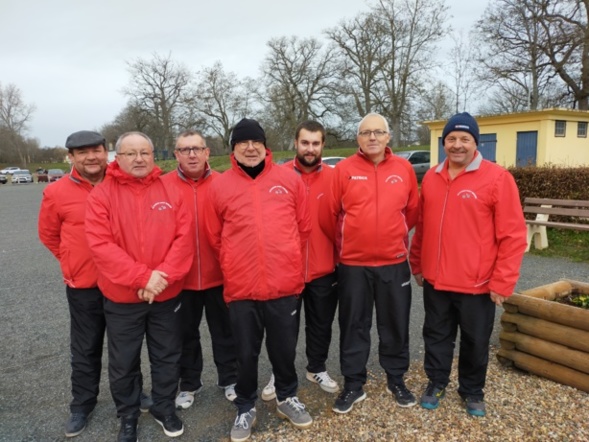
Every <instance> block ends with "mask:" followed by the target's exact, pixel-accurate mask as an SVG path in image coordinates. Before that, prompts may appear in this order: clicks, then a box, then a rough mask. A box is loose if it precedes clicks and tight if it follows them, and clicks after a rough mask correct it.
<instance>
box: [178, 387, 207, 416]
mask: <svg viewBox="0 0 589 442" xmlns="http://www.w3.org/2000/svg"><path fill="white" fill-rule="evenodd" d="M203 387H204V385H203V384H202V381H201V383H200V387H198V388H197V389H196V390H194V391H181V392H180V393H178V396H176V408H182V409H184V410H185V409H187V408H190V406H191V405H192V404H193V403H194V396H195V395H196V393H198V392H199V391H201V390H202V389H203Z"/></svg>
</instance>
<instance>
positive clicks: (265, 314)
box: [229, 295, 299, 414]
mask: <svg viewBox="0 0 589 442" xmlns="http://www.w3.org/2000/svg"><path fill="white" fill-rule="evenodd" d="M298 306H299V301H298V299H297V296H295V295H293V296H287V297H284V298H278V299H273V300H270V301H251V300H244V301H233V302H231V303H230V304H229V318H230V319H231V328H232V330H233V336H234V339H235V346H236V350H237V385H236V386H235V393H236V394H237V399H235V401H234V403H235V405H236V406H237V409H238V412H239V413H240V414H241V413H246V412H248V411H249V410H250V409H251V408H253V407H254V405H255V402H256V399H257V398H258V392H257V390H258V359H259V356H260V350H261V348H262V340H263V339H264V331H266V350H267V352H268V358H269V359H270V363H271V364H272V372H273V373H274V377H275V386H276V396H277V399H278V400H279V401H283V400H285V399H286V398H288V397H293V396H296V394H297V388H298V379H297V372H296V369H295V357H296V346H297V339H298V330H299V321H298Z"/></svg>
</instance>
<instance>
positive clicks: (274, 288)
mask: <svg viewBox="0 0 589 442" xmlns="http://www.w3.org/2000/svg"><path fill="white" fill-rule="evenodd" d="M231 163H232V167H231V169H229V170H227V171H226V172H225V173H223V174H221V176H219V177H218V178H216V179H215V180H214V181H213V182H212V183H211V188H210V189H209V198H208V201H209V204H210V206H209V208H208V209H207V210H206V211H205V222H206V227H207V232H208V234H209V235H210V238H211V243H212V245H213V248H214V249H215V251H216V252H217V253H218V254H219V262H220V264H221V270H222V271H223V296H224V298H225V302H227V303H229V302H232V301H237V300H245V299H249V300H258V301H265V300H269V299H276V298H281V297H284V296H291V295H295V294H300V293H301V292H302V291H303V288H304V276H303V257H302V248H303V247H304V244H305V242H306V241H307V238H308V237H309V232H310V230H311V221H310V218H309V210H308V208H307V202H306V191H305V186H304V185H303V182H302V180H301V179H300V178H299V177H298V176H297V174H296V173H294V172H293V171H292V170H288V169H287V168H285V167H280V166H277V165H275V164H273V163H272V153H271V152H270V150H268V149H266V159H265V165H264V170H263V171H262V172H261V173H260V174H259V175H258V176H257V177H256V178H255V179H252V178H251V177H250V176H249V175H247V174H246V173H245V172H244V171H243V170H242V169H241V167H239V165H238V164H237V161H236V160H235V157H234V155H233V154H232V155H231Z"/></svg>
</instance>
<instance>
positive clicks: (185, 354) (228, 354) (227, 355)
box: [180, 286, 237, 391]
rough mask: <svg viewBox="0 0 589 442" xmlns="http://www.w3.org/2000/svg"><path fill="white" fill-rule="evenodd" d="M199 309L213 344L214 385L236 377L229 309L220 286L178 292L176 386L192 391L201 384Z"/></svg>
mask: <svg viewBox="0 0 589 442" xmlns="http://www.w3.org/2000/svg"><path fill="white" fill-rule="evenodd" d="M203 310H204V311H205V317H206V320H207V325H208V327H209V332H210V334H211V341H212V346H213V360H214V361H215V366H216V367H217V375H218V381H217V382H218V385H219V386H221V387H226V386H228V385H231V384H235V382H236V381H237V358H236V356H235V342H234V341H233V334H232V333H231V324H230V322H229V310H228V308H227V304H225V301H224V300H223V286H218V287H212V288H209V289H206V290H199V291H195V290H184V291H183V292H182V309H180V320H181V323H182V357H181V358H180V390H181V391H194V390H197V389H198V388H199V387H200V386H201V381H200V378H201V374H202V368H203V360H202V347H201V344H200V332H199V326H200V322H201V319H202V313H203Z"/></svg>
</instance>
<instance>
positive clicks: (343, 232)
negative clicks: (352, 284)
mask: <svg viewBox="0 0 589 442" xmlns="http://www.w3.org/2000/svg"><path fill="white" fill-rule="evenodd" d="M328 201H329V204H328V205H326V206H325V207H324V208H321V211H320V219H319V221H320V224H321V227H322V228H323V229H324V230H325V232H326V233H327V234H328V236H330V238H332V240H334V241H335V240H336V238H337V240H338V241H340V244H339V249H340V262H341V263H343V264H346V265H353V266H372V267H376V266H384V265H391V264H398V263H400V262H403V261H405V260H406V259H407V258H408V257H409V250H408V234H409V231H410V230H411V229H412V228H413V226H414V225H415V223H416V222H417V211H418V188H417V178H416V176H415V172H414V171H413V167H412V166H411V164H410V163H409V162H408V161H407V160H405V159H404V158H401V157H398V156H396V155H393V153H392V152H391V150H390V149H389V148H388V147H387V148H386V151H385V157H384V160H383V161H381V162H380V163H379V164H377V165H375V164H374V163H373V162H372V161H371V160H370V159H369V158H368V157H366V156H365V155H364V154H363V153H362V151H360V150H358V152H357V153H356V154H354V155H352V156H351V157H349V158H346V159H345V160H342V161H340V162H339V163H338V164H337V166H336V167H335V173H334V177H333V181H332V189H331V195H330V197H329V200H328ZM336 229H338V230H339V231H336Z"/></svg>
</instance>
